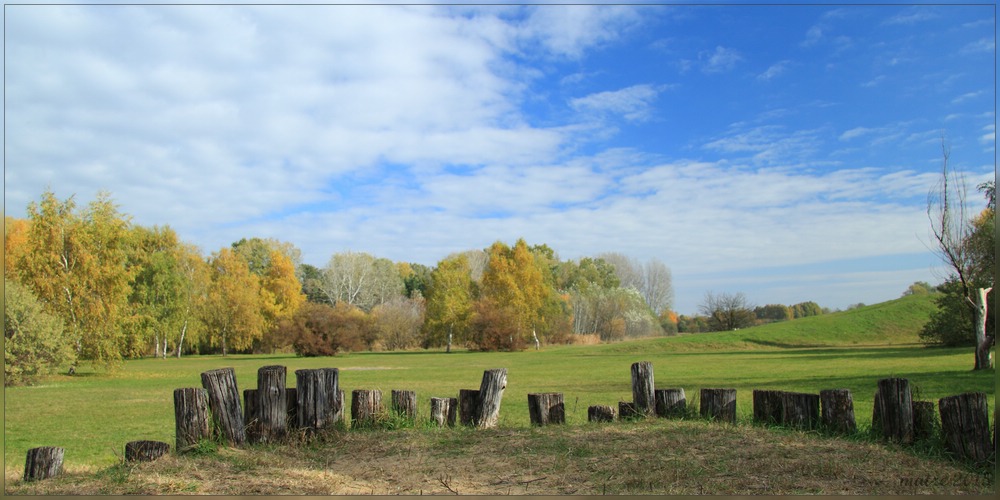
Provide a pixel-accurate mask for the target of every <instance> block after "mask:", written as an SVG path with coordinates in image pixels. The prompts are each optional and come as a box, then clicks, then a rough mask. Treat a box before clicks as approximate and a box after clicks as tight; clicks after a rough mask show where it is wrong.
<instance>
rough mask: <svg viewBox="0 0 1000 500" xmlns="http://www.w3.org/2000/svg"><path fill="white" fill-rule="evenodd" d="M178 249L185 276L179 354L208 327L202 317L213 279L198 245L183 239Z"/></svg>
mask: <svg viewBox="0 0 1000 500" xmlns="http://www.w3.org/2000/svg"><path fill="white" fill-rule="evenodd" d="M175 251H176V259H177V270H178V272H179V273H180V274H181V275H182V276H183V280H184V284H185V286H184V288H183V289H182V297H181V304H182V306H181V310H180V312H179V316H180V322H181V324H180V331H178V332H177V341H176V356H177V357H178V358H180V357H181V354H182V352H183V350H184V345H185V344H184V342H185V340H187V342H188V343H189V344H195V343H196V342H197V341H198V340H200V339H201V338H202V337H203V336H204V334H205V332H206V330H207V328H206V324H205V323H204V322H203V321H202V320H201V314H202V311H204V308H205V306H206V303H207V301H208V292H209V286H210V285H211V283H212V275H211V269H210V268H209V265H208V263H207V262H206V261H205V259H203V258H202V257H201V253H200V251H199V250H198V248H197V247H195V246H194V245H191V244H187V243H183V242H182V243H180V244H179V245H178V246H177V248H176V249H175Z"/></svg>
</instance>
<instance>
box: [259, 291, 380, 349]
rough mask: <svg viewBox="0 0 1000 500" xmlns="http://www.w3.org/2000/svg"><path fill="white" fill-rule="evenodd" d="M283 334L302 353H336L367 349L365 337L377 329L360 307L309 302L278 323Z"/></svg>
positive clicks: (341, 303)
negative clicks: (364, 341)
mask: <svg viewBox="0 0 1000 500" xmlns="http://www.w3.org/2000/svg"><path fill="white" fill-rule="evenodd" d="M278 330H279V332H280V335H281V336H283V337H286V338H290V339H292V348H294V349H295V353H296V354H298V355H299V356H333V355H336V354H337V353H338V352H339V351H359V350H361V349H363V347H364V345H363V339H364V338H365V337H366V336H369V335H370V334H371V331H372V330H373V326H372V322H371V319H370V318H369V317H368V315H367V314H365V313H364V312H363V311H361V310H360V309H358V308H356V307H354V306H352V305H350V304H347V303H344V302H340V303H338V304H337V305H336V307H330V306H328V305H326V304H316V303H313V302H307V303H305V304H303V305H302V307H300V308H299V310H298V311H297V312H296V313H295V315H294V316H292V317H291V318H287V319H284V320H282V321H281V322H280V323H279V325H278Z"/></svg>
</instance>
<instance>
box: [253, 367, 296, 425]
mask: <svg viewBox="0 0 1000 500" xmlns="http://www.w3.org/2000/svg"><path fill="white" fill-rule="evenodd" d="M286 374H287V369H286V368H285V367H284V366H280V365H272V366H262V367H260V368H259V369H258V370H257V408H256V410H255V412H254V413H253V415H254V417H255V419H256V421H257V429H256V430H257V436H256V438H257V440H258V441H260V442H262V443H273V442H275V441H278V440H280V439H282V438H284V437H285V435H286V434H288V401H287V400H286V398H287V393H286V392H285V377H286Z"/></svg>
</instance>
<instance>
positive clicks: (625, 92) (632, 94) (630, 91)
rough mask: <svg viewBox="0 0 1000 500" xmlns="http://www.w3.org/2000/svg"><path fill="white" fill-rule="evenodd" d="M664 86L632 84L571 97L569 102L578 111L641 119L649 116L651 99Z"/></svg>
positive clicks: (634, 119) (653, 99)
mask: <svg viewBox="0 0 1000 500" xmlns="http://www.w3.org/2000/svg"><path fill="white" fill-rule="evenodd" d="M666 88H668V87H666V86H655V85H649V84H642V85H633V86H631V87H626V88H623V89H620V90H612V91H605V92H598V93H596V94H590V95H587V96H585V97H579V98H576V99H572V100H570V102H569V104H570V106H571V107H572V108H573V109H575V110H577V111H580V112H586V113H597V114H599V115H608V114H613V115H620V116H622V117H624V118H625V119H626V120H629V121H642V120H646V119H648V118H649V116H650V112H651V109H652V104H653V101H655V100H656V98H657V96H658V95H659V93H660V92H661V91H663V90H665V89H666Z"/></svg>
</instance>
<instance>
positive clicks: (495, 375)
mask: <svg viewBox="0 0 1000 500" xmlns="http://www.w3.org/2000/svg"><path fill="white" fill-rule="evenodd" d="M506 388H507V369H506V368H495V369H493V370H486V371H485V372H483V382H482V384H480V385H479V406H478V407H477V409H476V416H475V419H474V420H475V422H476V427H478V428H480V429H490V428H493V427H496V426H497V422H498V421H499V419H500V401H501V400H502V399H503V391H504V389H506Z"/></svg>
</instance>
